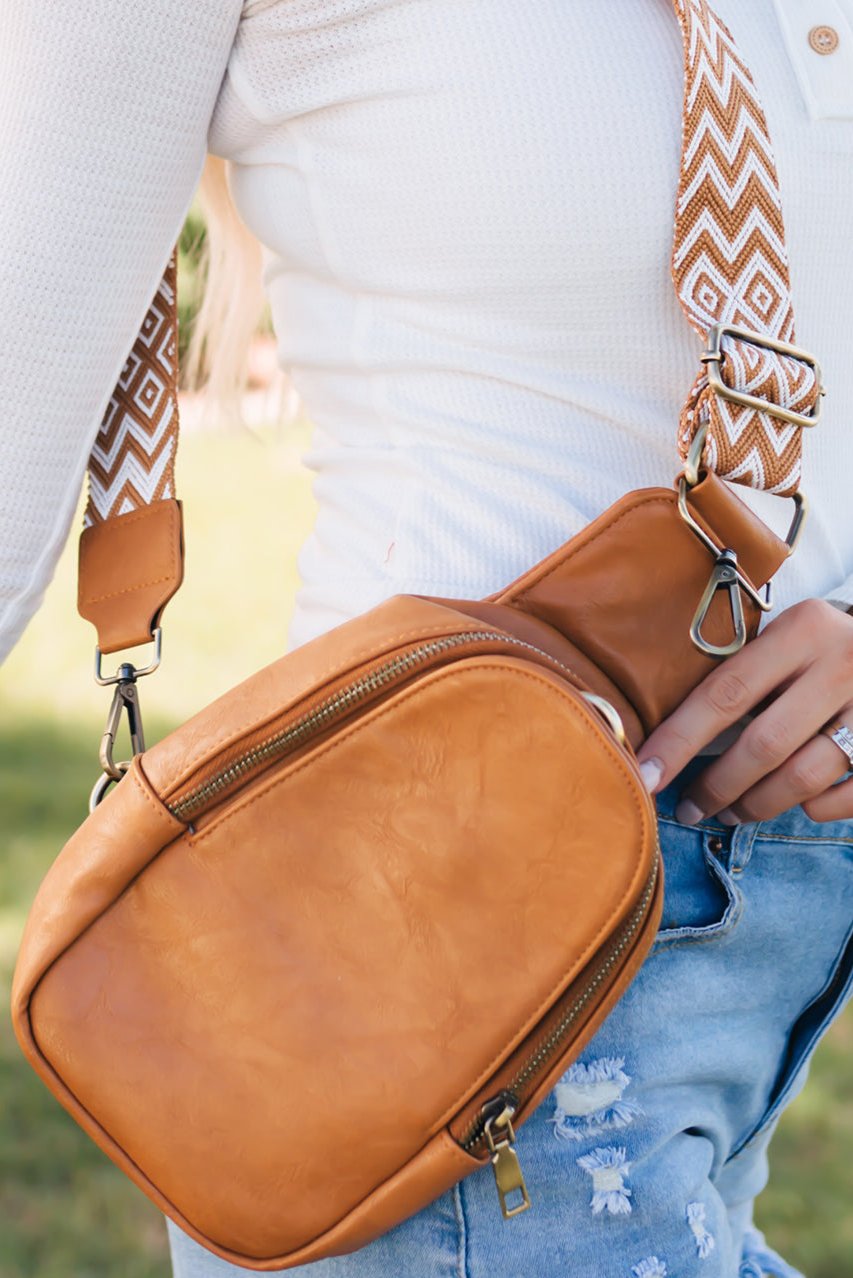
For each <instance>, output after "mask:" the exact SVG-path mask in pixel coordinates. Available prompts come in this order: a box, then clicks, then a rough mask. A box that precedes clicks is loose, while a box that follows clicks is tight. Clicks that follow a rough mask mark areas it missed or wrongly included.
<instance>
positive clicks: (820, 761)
mask: <svg viewBox="0 0 853 1278" xmlns="http://www.w3.org/2000/svg"><path fill="white" fill-rule="evenodd" d="M837 705H838V693H837V692H836V691H834V690H833V689H832V688H831V687H830V686H829V685H828V684H827V683H826V682H825V681H823V680H821V679H820V678H818V677H817V676H816V675H815V674H806V675H804V676H803V677H802V678H801V679H799V680H798V681H797V682H796V683H794V684H793V686H792V687H790V688H789V689H788V691H787V692H784V693H783V694H782V695H781V696H780V697H777V699H776V700H775V701H774V702H773V703H772V705H770V706H769V707H768V708H767V709H766V710H765V711H764V712H763V714H760V715H758V717H757V718H755V719H753V721H752V722H751V723H750V724H748V725H747V727H745V728H744V730H743V732H742V733H741V734H740V736H739V737H738V739H737V741H735V743H734V745H732V746H730V747H729V749H728V750H726V751H725V752H724V753H723V754H721V755H720V756H719V758H718V759H716V760H715V761H714V762H713V763H712V764H710V765H709V766H708V767H707V768H706V769H705V771H704V772H702V773H700V775H699V776H698V777H696V778H695V780H694V781H692V782H691V784H690V785H689V786H688V787H687V788H686V789H685V791H684V793H683V795H682V797H681V803H680V805H679V811H678V817H679V820H684V821H685V823H688V824H695V823H696V821H699V820H701V818H702V817H703V816H710V815H712V814H713V813H715V812H722V811H724V810H726V809H730V808H732V807H734V810H735V815H736V816H737V817H738V818H739V819H740V820H742V821H758V820H761V819H763V818H766V817H768V816H775V815H776V814H777V813H778V812H784V811H785V810H786V809H787V808H790V807H792V806H793V805H794V804H795V803H799V802H800V801H801V799H804V798H811V796H812V795H814V794H817V793H819V792H820V790H822V789H824V788H825V787H826V786H828V785H831V784H832V783H833V781H837V780H838V778H839V777H840V776H843V775H844V771H845V769H844V768H843V766H839V765H843V763H844V756H843V754H842V752H841V751H840V750H839V748H838V746H837V745H835V744H834V743H833V742H832V741H830V740H829V738H828V737H818V734H819V732H820V729H821V727H822V726H823V725H824V724H825V723H826V721H827V719H829V718H831V717H832V715H833V713H834V711H835V709H836V707H837ZM816 738H817V739H816ZM811 746H814V749H811V748H810V747H811ZM787 783H790V784H791V785H792V787H793V791H792V793H793V792H795V793H793V797H791V798H789V799H787V801H786V798H785V785H786V784H787ZM768 796H774V797H775V799H776V800H777V801H778V803H779V806H778V807H775V808H774V807H773V806H772V803H771V804H770V806H767V800H768ZM756 803H758V804H759V805H761V806H762V811H761V812H760V813H759V812H758V811H753V809H754V808H755V804H756ZM688 805H692V808H691V807H689V806H688Z"/></svg>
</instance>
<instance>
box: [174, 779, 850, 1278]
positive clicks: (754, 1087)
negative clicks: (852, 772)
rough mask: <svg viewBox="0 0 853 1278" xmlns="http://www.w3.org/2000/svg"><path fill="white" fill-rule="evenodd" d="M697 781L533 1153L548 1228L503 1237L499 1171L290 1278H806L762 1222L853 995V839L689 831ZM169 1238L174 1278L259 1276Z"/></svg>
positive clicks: (522, 1140) (539, 1217) (665, 818)
mask: <svg viewBox="0 0 853 1278" xmlns="http://www.w3.org/2000/svg"><path fill="white" fill-rule="evenodd" d="M699 766H704V761H702V760H696V761H694V763H693V764H691V765H690V768H688V769H687V770H686V771H685V773H684V774H682V776H681V777H680V778H679V779H678V780H677V781H676V782H674V783H673V784H672V785H671V786H670V787H669V788H668V789H667V790H666V791H665V792H664V793H663V794H661V795H660V796H659V799H658V811H659V816H660V833H661V847H662V851H663V857H664V863H665V867H666V891H665V902H664V916H663V921H662V924H661V930H660V933H659V934H658V937H657V940H656V942H655V945H654V948H653V950H652V952H651V954H650V955H649V957H648V959H647V960H646V962H645V964H644V965H643V968H642V970H641V972H640V974H639V976H638V977H637V978H636V980H635V982H634V983H633V985H632V986H631V987H630V989H629V990H628V992H627V993H626V994H625V996H624V997H623V998H622V1000H621V1001H620V1003H619V1004H618V1005H617V1007H616V1008H615V1009H614V1010H613V1012H611V1014H610V1016H609V1017H608V1018H607V1020H606V1021H605V1023H604V1025H603V1026H602V1027H601V1029H600V1030H599V1031H598V1033H597V1034H596V1036H595V1038H594V1039H593V1040H592V1041H591V1042H590V1044H589V1045H588V1046H587V1048H586V1049H585V1050H584V1052H583V1053H582V1054H581V1056H580V1058H579V1060H578V1061H576V1062H575V1064H573V1065H572V1066H571V1067H570V1069H569V1070H568V1071H567V1072H566V1073H565V1074H564V1076H563V1078H562V1079H561V1080H560V1082H559V1083H558V1084H557V1086H556V1088H555V1089H554V1091H553V1092H552V1094H551V1096H550V1097H549V1099H548V1100H547V1101H545V1102H544V1103H543V1104H542V1105H541V1106H540V1107H539V1109H538V1110H537V1111H536V1113H535V1114H534V1115H533V1116H532V1117H531V1118H530V1119H529V1121H528V1122H527V1123H526V1124H525V1125H524V1127H523V1128H521V1130H520V1131H519V1133H518V1153H519V1157H520V1160H521V1163H522V1166H523V1168H524V1172H525V1177H526V1180H527V1185H528V1189H529V1191H530V1197H531V1199H532V1203H533V1207H532V1210H530V1211H528V1212H526V1213H524V1214H523V1215H521V1216H518V1217H515V1218H514V1219H512V1220H509V1221H507V1222H503V1221H502V1220H501V1217H500V1213H499V1210H498V1204H497V1198H496V1194H495V1189H494V1183H493V1180H492V1173H491V1169H490V1168H488V1167H486V1168H484V1169H483V1170H482V1171H479V1172H476V1173H475V1174H474V1175H472V1176H470V1177H469V1178H468V1179H467V1180H465V1181H463V1182H462V1183H461V1184H459V1185H457V1186H456V1187H455V1188H454V1189H453V1190H451V1191H450V1192H449V1193H447V1194H445V1195H444V1196H443V1197H441V1198H439V1199H438V1200H437V1201H436V1202H435V1203H433V1204H432V1205H431V1206H429V1207H427V1208H425V1209H424V1210H423V1211H421V1212H419V1213H418V1214H417V1215H416V1216H414V1217H412V1218H411V1219H410V1220H407V1221H405V1222H403V1223H402V1224H401V1225H398V1226H397V1228H396V1229H394V1230H392V1231H391V1232H390V1233H388V1234H386V1235H385V1236H384V1237H382V1238H380V1239H378V1240H377V1241H376V1242H373V1243H371V1244H370V1245H369V1246H367V1247H365V1248H363V1249H362V1250H361V1251H359V1252H356V1253H354V1254H352V1255H350V1256H342V1257H338V1258H334V1259H331V1260H325V1261H319V1262H317V1263H315V1264H313V1265H308V1266H304V1267H299V1268H297V1269H292V1270H290V1271H289V1272H290V1273H292V1274H306V1275H308V1276H309V1278H693V1276H694V1275H695V1276H696V1278H771V1275H772V1276H774V1278H799V1276H798V1274H797V1271H796V1270H794V1269H792V1268H791V1266H790V1265H788V1264H787V1263H786V1262H785V1261H784V1260H782V1259H781V1258H780V1257H779V1256H777V1255H776V1254H775V1253H774V1252H773V1251H771V1250H770V1248H769V1247H768V1246H767V1245H766V1243H765V1241H764V1239H763V1238H762V1236H761V1234H760V1233H759V1232H758V1231H757V1230H756V1229H755V1228H754V1226H753V1224H752V1206H753V1202H754V1200H755V1197H756V1195H757V1194H758V1193H759V1192H760V1191H761V1189H762V1188H763V1187H764V1184H765V1182H766V1180H767V1174H768V1168H767V1146H768V1143H769V1141H770V1137H771V1134H772V1132H773V1128H774V1126H775V1123H776V1120H777V1119H778V1117H779V1114H780V1113H781V1111H782V1110H783V1108H784V1107H785V1105H786V1104H787V1103H788V1102H789V1101H790V1100H791V1099H792V1098H793V1097H794V1096H795V1095H796V1094H797V1092H798V1091H799V1090H800V1088H801V1087H802V1085H803V1083H804V1082H805V1076H806V1072H807V1069H808V1061H809V1057H810V1056H811V1053H812V1051H813V1050H814V1047H815V1045H816V1043H817V1041H818V1039H819V1038H820V1037H821V1035H822V1033H823V1032H824V1030H825V1029H826V1028H827V1027H828V1025H829V1024H830V1022H831V1021H832V1019H833V1018H834V1016H835V1015H836V1014H837V1012H838V1011H839V1010H840V1009H841V1007H842V1005H843V1003H844V1000H845V996H846V994H847V992H848V990H849V987H850V983H851V966H853V963H851V959H853V941H852V940H851V937H853V930H851V918H853V822H849V821H847V822H834V823H826V824H822V825H816V824H815V823H814V822H812V821H810V820H809V818H808V817H807V816H806V815H805V814H804V813H803V811H802V809H800V808H793V809H791V811H789V812H786V813H784V814H783V815H782V816H780V817H777V818H776V819H775V820H772V821H764V822H760V823H756V824H747V825H741V826H739V827H736V828H735V829H734V830H731V829H725V828H723V827H722V826H720V825H719V824H716V823H715V822H714V820H713V818H711V819H709V820H708V821H706V822H705V823H703V824H702V825H701V826H699V827H696V828H693V827H687V826H682V825H679V824H678V823H677V822H676V820H675V818H674V815H673V811H674V807H675V804H676V802H677V799H678V794H679V792H680V790H681V788H682V786H683V785H684V783H685V781H686V779H687V776H688V775H689V774H690V773H691V772H692V771H694V770H696V768H697V767H699ZM602 853H603V855H606V849H603V850H602ZM282 1210H286V1204H284V1205H283V1207H282ZM169 1233H170V1241H171V1247H172V1258H173V1265H174V1275H175V1278H228V1276H229V1275H236V1274H243V1273H245V1272H247V1271H245V1270H244V1269H240V1268H236V1267H235V1266H233V1265H229V1264H226V1263H225V1262H223V1261H221V1260H219V1259H217V1258H216V1257H214V1256H212V1255H210V1254H209V1253H208V1252H206V1251H205V1250H203V1249H202V1248H201V1247H199V1246H198V1245H197V1244H196V1243H194V1242H192V1241H191V1240H190V1239H188V1238H187V1237H186V1235H184V1234H183V1233H181V1232H180V1230H178V1229H177V1228H176V1227H175V1226H173V1225H172V1224H171V1223H170V1225H169Z"/></svg>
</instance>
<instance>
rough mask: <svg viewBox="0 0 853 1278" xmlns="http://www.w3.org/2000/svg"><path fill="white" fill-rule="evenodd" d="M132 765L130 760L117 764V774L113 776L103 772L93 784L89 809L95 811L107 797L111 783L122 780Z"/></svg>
mask: <svg viewBox="0 0 853 1278" xmlns="http://www.w3.org/2000/svg"><path fill="white" fill-rule="evenodd" d="M129 767H130V760H129V759H128V760H126V761H125V762H124V763H117V764H116V765H115V768H116V771H117V774H118V775H117V776H111V775H110V773H108V772H102V773H101V775H100V776H99V777H98V779H97V781H96V782H95V784H94V785H93V786H92V792H91V794H90V795H89V811H90V812H94V811H95V808H96V807H97V806H98V804H99V803H100V802H101V801H102V800H103V799H104V798H105V797H106V794H107V791H108V790H109V788H110V786H111V785H115V783H116V782H117V781H120V780H121V779H122V777H123V776H124V774H125V772H127V770H128V768H129Z"/></svg>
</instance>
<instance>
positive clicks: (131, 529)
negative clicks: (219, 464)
mask: <svg viewBox="0 0 853 1278" xmlns="http://www.w3.org/2000/svg"><path fill="white" fill-rule="evenodd" d="M183 577H184V556H183V521H182V515H181V505H180V502H178V501H175V499H174V498H172V499H171V500H169V501H157V502H154V503H153V505H150V506H143V507H141V509H139V510H134V511H131V512H130V513H128V514H126V515H117V516H116V517H115V518H111V519H106V520H103V521H102V522H101V523H97V524H92V525H91V527H89V528H86V529H84V531H83V534H82V536H81V538H80V560H79V569H78V593H77V609H78V611H79V613H80V616H81V617H85V618H86V620H87V621H91V622H92V624H93V626H94V627H95V629H96V630H97V632H98V647H99V648H100V649H101V652H118V651H119V650H120V649H122V648H133V647H135V646H136V645H137V644H142V643H148V641H149V640H150V639H151V636H152V632H153V630H154V628H155V626H157V625H158V623H159V620H160V614H161V613H162V611H163V609H164V607H165V606H166V604H167V603H168V601H169V600H170V599H171V598H172V595H173V594H174V593H175V591H176V590H177V589H178V587H179V586H180V584H181V582H182V581H183Z"/></svg>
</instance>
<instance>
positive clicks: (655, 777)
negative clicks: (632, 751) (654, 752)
mask: <svg viewBox="0 0 853 1278" xmlns="http://www.w3.org/2000/svg"><path fill="white" fill-rule="evenodd" d="M640 776H641V777H642V778H643V783H644V785H645V787H646V789H647V790H648V792H649V794H654V792H655V788H656V787H657V785H658V784H659V782H660V779H661V777H662V776H663V764H662V763H661V761H660V759H644V760H643V762H642V763H641V764H640Z"/></svg>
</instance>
